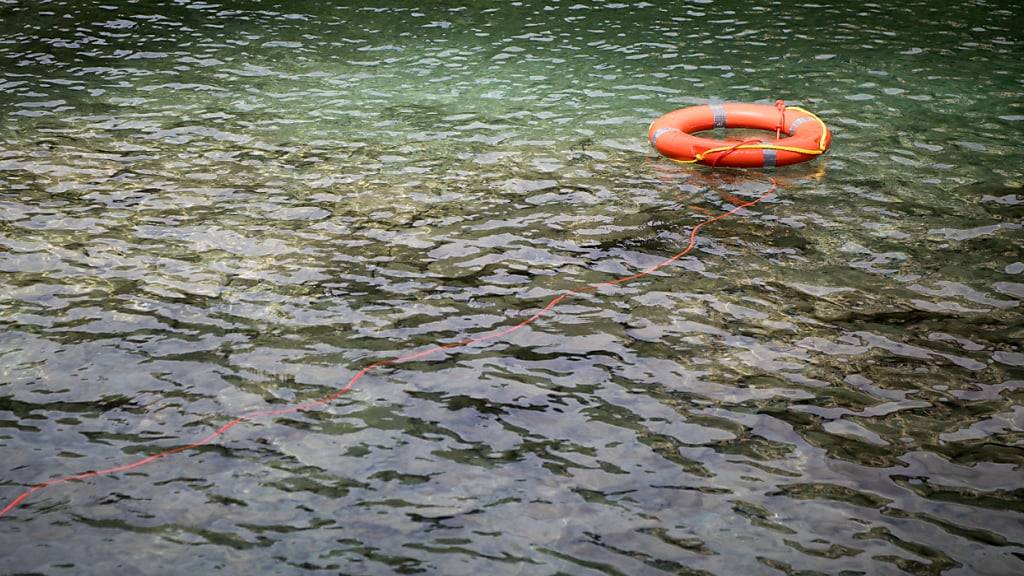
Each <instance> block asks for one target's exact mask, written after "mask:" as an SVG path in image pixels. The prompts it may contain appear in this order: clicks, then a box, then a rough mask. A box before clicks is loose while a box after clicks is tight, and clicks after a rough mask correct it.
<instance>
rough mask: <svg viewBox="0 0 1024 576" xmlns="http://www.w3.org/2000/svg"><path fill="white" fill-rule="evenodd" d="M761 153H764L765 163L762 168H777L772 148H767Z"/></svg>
mask: <svg viewBox="0 0 1024 576" xmlns="http://www.w3.org/2000/svg"><path fill="white" fill-rule="evenodd" d="M761 152H763V153H764V156H763V158H764V162H763V164H762V166H764V167H765V168H775V160H776V156H775V150H772V149H771V148H765V149H764V150H762V151H761Z"/></svg>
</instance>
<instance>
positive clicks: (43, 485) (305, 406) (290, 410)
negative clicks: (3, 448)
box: [0, 142, 778, 518]
mask: <svg viewBox="0 0 1024 576" xmlns="http://www.w3.org/2000/svg"><path fill="white" fill-rule="evenodd" d="M742 144H743V142H741V143H740V144H737V145H736V146H734V147H733V149H731V150H729V151H726V152H725V153H724V154H723V156H724V155H728V154H730V153H731V152H733V151H734V150H735V149H736V147H738V146H740V145H742ZM721 158H722V156H719V157H718V158H716V160H718V159H721ZM768 179H769V180H770V181H771V186H770V187H769V188H768V190H767V191H766V192H764V193H763V194H761V195H760V196H758V197H757V198H755V199H754V200H749V201H747V202H742V203H740V204H737V205H735V206H734V207H733V209H732V210H729V211H728V212H723V213H721V214H719V215H717V216H714V217H712V218H708V219H707V220H704V221H703V222H700V223H698V224H696V225H695V226H694V227H693V229H692V230H691V231H690V242H689V243H688V244H687V245H686V248H684V249H683V250H682V251H681V252H679V253H677V254H675V255H673V256H671V257H669V258H666V259H664V260H662V261H661V262H659V263H657V264H655V265H654V266H651V267H650V268H647V269H645V270H642V271H640V272H637V273H636V274H630V275H629V276H623V277H621V278H616V279H614V280H609V281H606V282H596V283H594V284H587V285H586V286H583V287H581V288H576V289H573V290H566V291H565V292H562V293H561V294H559V295H558V296H555V297H554V298H552V299H551V300H550V301H549V302H548V303H547V304H546V305H545V306H544V307H543V308H541V309H540V310H539V311H538V312H536V313H535V314H533V315H532V316H530V317H529V318H526V319H525V320H522V321H521V322H519V323H518V324H514V325H512V326H509V327H507V328H502V329H500V330H496V331H494V332H491V333H489V334H484V335H483V336H474V337H471V338H466V339H464V340H459V341H458V342H451V343H448V344H439V345H436V346H433V347H430V348H427V349H425V350H421V351H419V352H414V353H412V354H406V355H404V356H395V357H392V358H386V359H384V360H378V361H376V362H372V363H370V364H367V365H366V366H364V367H363V368H362V369H361V370H359V371H358V372H356V373H355V374H354V375H353V376H352V378H350V379H349V381H348V383H347V384H345V385H344V386H342V387H341V388H338V389H337V390H335V391H334V392H332V393H330V394H328V395H326V396H324V397H322V398H320V399H318V400H311V401H307V402H302V403H300V404H295V405H293V406H288V407H285V408H280V409H277V410H256V411H253V412H248V413H246V414H243V415H242V416H239V417H237V418H235V419H234V420H231V421H230V422H228V423H227V424H224V425H223V426H221V427H220V428H217V430H215V431H214V432H212V433H211V434H210V435H208V436H206V437H205V438H202V439H200V440H197V441H195V442H193V443H191V444H186V445H184V446H179V447H177V448H172V449H170V450H165V451H163V452H158V453H156V454H153V455H151V456H147V457H145V458H142V459H141V460H136V461H134V462H129V463H127V464H122V465H120V466H114V467H113V468H106V469H103V470H92V471H89V472H82V473H80V474H73V475H71V476H64V477H61V478H53V479H51V480H47V481H45V482H40V483H39V484H36V485H34V486H32V487H31V488H29V489H27V490H25V491H24V492H22V493H21V494H20V495H18V497H17V498H15V499H14V500H12V501H11V502H10V503H9V504H7V505H6V506H4V508H3V509H2V510H0V518H2V517H3V516H5V515H7V514H8V513H9V512H11V511H12V510H14V509H15V508H17V507H18V506H19V505H21V503H22V502H24V501H25V500H26V499H27V498H28V497H29V496H31V495H33V494H35V493H36V492H39V491H41V490H45V489H47V488H51V487H53V486H58V485H60V484H66V483H68V482H74V481H78V480H85V479H87V478H93V477H96V476H107V475H110V474H117V473H119V472H126V471H128V470H132V469H134V468H139V467H140V466H145V465H146V464H152V463H153V462H156V461H157V460H161V459H163V458H166V457H168V456H171V455H173V454H177V453H179V452H185V451H187V450H192V449H193V448H198V447H200V446H204V445H206V444H209V443H210V442H213V441H214V440H215V439H217V438H218V437H220V436H223V435H224V434H225V433H226V432H227V431H228V430H230V429H232V428H234V427H235V426H238V425H239V424H242V423H245V422H250V421H252V420H255V419H257V418H263V417H266V416H283V415H285V414H294V413H296V412H303V411H307V410H312V409H315V408H318V407H323V406H327V405H328V404H330V403H331V402H333V401H334V400H337V399H338V397H340V396H341V395H342V394H344V393H346V392H348V391H349V390H351V389H352V387H353V386H354V385H355V383H356V382H358V381H359V379H360V378H362V377H363V376H365V375H366V374H367V373H368V372H370V371H371V370H373V369H374V368H377V367H380V366H390V365H394V364H402V363H404V362H411V361H413V360H419V359H420V358H425V357H427V356H430V355H432V354H434V353H436V352H441V351H444V350H451V349H453V348H461V347H464V346H469V345H470V344H477V343H480V342H486V341H488V340H494V339H497V338H501V337H503V336H508V335H509V334H512V333H513V332H516V331H518V330H519V329H521V328H523V327H525V326H528V325H530V324H533V323H534V322H536V321H537V319H539V318H540V317H541V316H544V315H545V314H547V313H548V312H550V311H551V310H552V309H553V308H554V307H555V306H557V305H558V304H559V303H560V302H561V301H562V300H565V299H566V298H569V297H571V296H576V295H579V294H586V293H589V292H593V291H595V290H597V289H598V288H602V287H605V286H619V285H621V284H625V283H627V282H632V281H633V280H637V279H639V278H643V277H644V276H647V275H649V274H652V273H654V272H656V271H658V270H660V269H662V268H664V267H665V266H668V265H669V264H671V263H673V262H675V261H676V260H679V259H680V258H682V257H683V256H686V255H687V254H689V253H690V251H691V250H693V247H694V246H695V245H696V243H697V232H699V231H700V229H701V228H703V227H704V226H707V225H708V224H711V223H712V222H717V221H718V220H722V219H723V218H727V217H729V216H731V215H733V214H735V213H737V212H739V211H740V210H742V209H743V208H748V207H750V206H753V205H754V204H757V203H758V202H760V201H762V200H764V199H765V198H767V197H768V196H769V195H771V194H772V193H774V192H775V190H776V189H777V187H778V184H777V183H776V182H775V179H774V178H771V177H769V178H768Z"/></svg>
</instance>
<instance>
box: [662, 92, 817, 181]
mask: <svg viewBox="0 0 1024 576" xmlns="http://www.w3.org/2000/svg"><path fill="white" fill-rule="evenodd" d="M713 128H753V129H757V130H770V131H772V132H776V136H781V135H782V134H785V135H786V137H785V138H776V139H774V140H759V139H754V140H746V141H743V140H732V141H729V140H713V139H711V138H700V137H698V136H694V134H695V133H696V132H701V131H704V130H711V129H713ZM647 137H648V138H649V139H650V141H651V145H652V146H654V148H655V149H656V150H657V151H658V152H659V153H661V154H662V155H663V156H666V157H668V158H670V159H672V160H675V161H676V162H683V163H686V164H696V163H700V164H708V165H711V166H729V167H735V168H758V167H765V168H771V167H775V166H786V165H788V164H796V163H798V162H806V161H808V160H813V159H814V158H816V157H818V156H820V155H821V154H823V153H824V152H825V151H826V150H828V146H829V144H830V143H831V141H832V134H831V133H829V131H828V127H826V126H825V123H824V122H822V121H821V119H820V118H818V117H817V116H815V115H814V114H811V113H810V112H808V111H807V110H804V109H803V108H797V107H796V106H786V105H785V104H783V103H782V102H781V101H779V102H777V103H776V105H775V106H772V105H770V104H708V105H705V106H691V107H689V108H681V109H679V110H675V111H673V112H669V113H668V114H665V115H664V116H662V117H661V118H658V119H657V120H655V121H654V122H653V123H651V127H650V129H648V131H647Z"/></svg>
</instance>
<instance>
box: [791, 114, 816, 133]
mask: <svg viewBox="0 0 1024 576" xmlns="http://www.w3.org/2000/svg"><path fill="white" fill-rule="evenodd" d="M811 120H813V118H808V117H807V116H801V117H799V118H797V119H796V120H793V123H792V124H790V125H789V135H790V136H792V135H793V134H796V129H797V128H799V127H800V126H801V125H802V124H803V123H805V122H810V121H811Z"/></svg>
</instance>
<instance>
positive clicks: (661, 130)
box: [651, 126, 679, 147]
mask: <svg viewBox="0 0 1024 576" xmlns="http://www.w3.org/2000/svg"><path fill="white" fill-rule="evenodd" d="M666 132H679V128H672V127H671V126H666V127H664V128H658V129H657V130H655V131H654V134H651V146H655V147H657V145H658V138H661V136H662V134H664V133H666Z"/></svg>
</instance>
